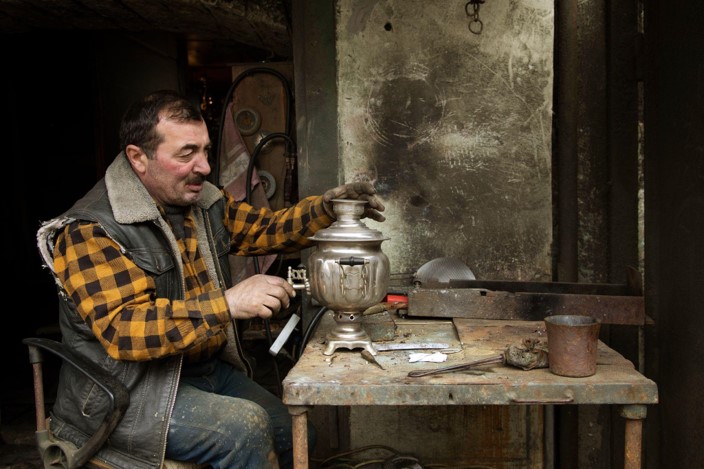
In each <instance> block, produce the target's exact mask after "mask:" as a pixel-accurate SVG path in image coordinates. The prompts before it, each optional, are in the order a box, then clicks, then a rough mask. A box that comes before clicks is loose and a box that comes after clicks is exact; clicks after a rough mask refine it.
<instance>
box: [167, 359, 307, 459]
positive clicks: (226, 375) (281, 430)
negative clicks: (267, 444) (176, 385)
mask: <svg viewBox="0 0 704 469" xmlns="http://www.w3.org/2000/svg"><path fill="white" fill-rule="evenodd" d="M181 382H182V387H184V384H190V385H192V386H196V387H197V388H200V389H203V390H205V391H210V392H214V393H217V394H223V395H227V396H231V397H236V398H239V399H244V400H246V401H247V402H248V403H249V404H250V405H255V407H257V406H258V407H259V408H261V409H263V410H264V411H265V413H266V415H267V417H268V421H269V427H270V429H271V430H270V431H271V436H270V437H269V438H270V439H272V438H273V446H274V449H275V452H276V454H277V455H278V459H279V464H280V466H281V468H282V469H285V468H290V467H292V466H293V436H292V432H291V416H290V414H289V412H288V408H287V407H286V406H285V405H284V404H283V403H282V402H281V400H280V399H279V398H278V397H276V396H275V395H273V394H272V393H270V392H269V391H267V390H266V389H265V388H263V387H262V386H260V385H258V384H257V383H255V382H254V381H252V380H251V379H249V378H248V377H247V376H246V375H245V374H244V373H242V372H241V371H238V370H236V369H234V368H232V367H231V366H230V365H228V364H227V363H224V362H221V361H217V364H216V367H215V369H214V370H212V371H210V372H209V373H208V374H207V375H206V376H202V377H182V381H181ZM181 394H182V390H181V389H179V397H178V398H177V401H176V404H177V405H176V409H179V408H183V407H184V406H183V405H181V403H180V402H179V401H180V399H181ZM212 398H213V399H217V396H212ZM194 406H195V408H196V410H190V409H191V408H192V407H194ZM204 408H208V407H206V405H205V404H202V403H196V404H195V405H193V404H192V405H191V406H190V407H188V404H186V411H191V412H198V411H200V410H204ZM212 412H214V413H215V414H217V418H221V419H222V418H223V417H222V416H221V414H222V413H223V409H217V408H215V409H213V410H212ZM174 415H176V413H174ZM234 418H235V417H233V419H234ZM239 418H242V416H240V417H239ZM171 420H172V425H173V422H174V418H172V419H171ZM238 422H239V423H241V422H242V420H238ZM233 425H235V424H233ZM233 428H234V427H233ZM172 431H173V430H170V431H169V444H168V445H167V455H168V456H169V458H172V456H171V455H170V454H169V452H168V451H169V446H171V445H172V443H173V440H171V433H172ZM308 434H309V447H310V448H313V447H314V446H313V445H314V443H315V430H314V428H313V427H312V425H309V428H308ZM173 459H177V458H173ZM237 461H238V463H239V459H238V460H237ZM219 467H225V466H219ZM230 467H249V466H246V465H242V466H238V465H233V466H230ZM260 467H269V466H266V465H263V466H260Z"/></svg>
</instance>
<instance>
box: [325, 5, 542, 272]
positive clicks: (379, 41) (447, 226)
mask: <svg viewBox="0 0 704 469" xmlns="http://www.w3.org/2000/svg"><path fill="white" fill-rule="evenodd" d="M465 4H466V2H465V1H436V2H427V1H419V0H386V1H372V0H365V1H360V0H340V1H339V2H337V12H336V16H337V18H336V24H337V26H336V35H337V39H336V50H337V93H338V101H337V104H338V109H337V111H338V132H339V135H338V145H339V152H338V158H339V161H338V168H339V172H340V179H341V180H345V181H351V180H360V179H361V180H369V181H372V182H373V183H374V185H375V186H376V187H377V189H378V191H379V194H380V196H381V197H382V199H383V201H384V203H385V205H386V207H387V210H386V212H385V214H386V217H387V221H386V222H384V223H383V224H377V223H375V222H373V221H368V225H369V226H370V227H372V228H376V229H380V230H382V232H383V233H384V234H385V235H386V236H388V237H389V238H390V239H389V240H388V241H386V242H385V243H384V245H383V249H384V252H385V253H387V255H388V256H389V258H390V260H391V267H392V272H393V273H400V274H403V273H412V272H414V271H415V270H416V269H417V268H418V267H419V266H420V265H422V264H423V263H424V262H426V261H428V260H431V259H433V258H436V257H443V256H450V257H456V258H459V259H461V260H463V261H464V262H465V263H466V264H467V265H468V266H470V268H471V269H472V270H473V271H474V273H475V275H476V276H477V277H478V278H485V279H491V278H497V279H499V278H501V279H515V280H550V278H551V261H550V244H551V238H552V208H551V206H552V202H551V109H552V79H553V70H552V63H553V31H554V28H553V21H554V18H553V2H552V1H551V0H531V1H522V2H511V1H509V0H491V1H488V2H486V3H484V4H482V5H481V6H480V9H479V19H480V20H481V21H482V23H483V29H482V32H481V34H473V33H472V32H470V31H469V29H468V24H469V22H470V19H471V18H468V16H467V14H466V13H465ZM469 9H470V13H471V12H472V9H471V6H470V7H469Z"/></svg>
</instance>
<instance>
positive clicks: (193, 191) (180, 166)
mask: <svg viewBox="0 0 704 469" xmlns="http://www.w3.org/2000/svg"><path fill="white" fill-rule="evenodd" d="M156 130H157V132H158V133H159V134H160V135H162V136H163V141H162V142H161V143H160V144H159V146H158V147H157V149H156V152H155V153H154V157H153V158H152V159H148V158H147V157H146V155H144V156H143V157H140V161H142V162H143V166H142V169H141V170H138V173H139V176H140V179H141V180H142V183H143V184H144V186H145V187H146V188H147V191H149V193H150V194H151V196H152V197H154V199H156V201H157V202H159V203H160V204H162V205H180V206H185V205H192V204H194V203H195V202H196V201H197V200H198V198H199V197H200V193H201V190H202V189H203V182H204V181H205V178H206V176H207V175H208V174H210V164H208V151H209V150H210V146H211V145H210V138H209V137H208V128H207V127H206V125H205V122H203V121H200V122H192V121H188V122H175V121H171V120H168V119H163V120H161V121H160V122H159V123H158V124H157V126H156Z"/></svg>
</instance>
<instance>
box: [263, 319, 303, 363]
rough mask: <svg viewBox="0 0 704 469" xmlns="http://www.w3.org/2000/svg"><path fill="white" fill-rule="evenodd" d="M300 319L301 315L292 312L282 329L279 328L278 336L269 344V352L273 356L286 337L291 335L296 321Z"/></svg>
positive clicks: (277, 352)
mask: <svg viewBox="0 0 704 469" xmlns="http://www.w3.org/2000/svg"><path fill="white" fill-rule="evenodd" d="M300 320H301V317H300V316H299V315H297V314H296V313H293V314H292V315H291V317H290V318H289V319H288V322H287V323H286V325H285V326H284V328H283V329H281V332H280V333H279V336H278V337H277V338H276V340H275V341H274V343H273V344H271V347H269V353H270V354H271V355H273V356H277V355H278V354H279V351H280V350H281V347H283V346H284V344H285V343H286V341H287V340H288V338H289V337H290V336H291V333H292V332H293V330H294V329H295V328H296V324H298V321H300Z"/></svg>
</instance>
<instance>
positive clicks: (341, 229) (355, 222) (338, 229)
mask: <svg viewBox="0 0 704 469" xmlns="http://www.w3.org/2000/svg"><path fill="white" fill-rule="evenodd" d="M332 203H333V211H334V212H335V215H337V220H336V221H335V222H333V224H332V225H330V226H329V227H328V228H323V229H322V230H319V231H318V232H317V233H315V235H314V236H311V237H310V238H308V239H310V240H313V241H341V242H342V241H344V242H355V241H356V242H360V241H379V242H380V241H385V240H387V239H389V238H388V237H385V236H384V235H383V234H382V233H381V231H379V230H375V229H372V228H369V227H368V226H367V225H365V224H364V223H363V222H362V221H361V220H360V218H361V217H362V215H364V209H365V208H366V207H365V206H366V204H367V201H366V200H355V199H333V200H332Z"/></svg>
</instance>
